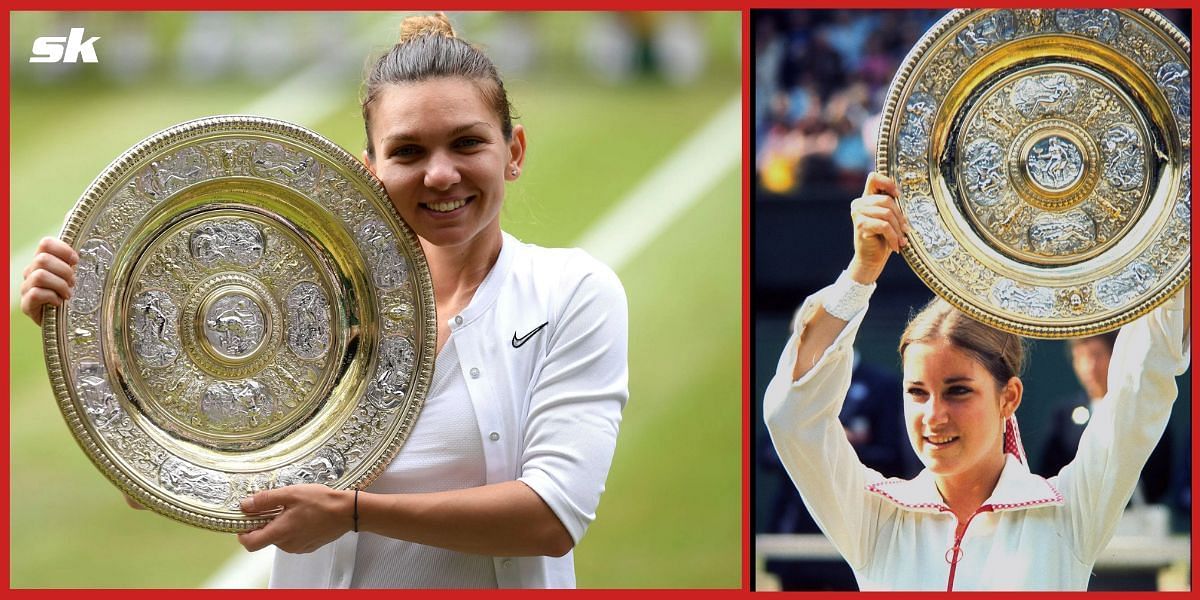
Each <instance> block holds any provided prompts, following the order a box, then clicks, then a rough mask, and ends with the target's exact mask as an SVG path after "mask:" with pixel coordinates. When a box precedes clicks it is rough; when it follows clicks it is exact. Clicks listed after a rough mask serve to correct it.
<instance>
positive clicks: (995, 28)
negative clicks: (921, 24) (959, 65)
mask: <svg viewBox="0 0 1200 600" xmlns="http://www.w3.org/2000/svg"><path fill="white" fill-rule="evenodd" d="M1015 32H1016V19H1015V17H1014V15H1013V13H1012V12H1011V11H1007V10H1004V11H1000V12H997V13H996V14H994V15H992V17H991V18H990V19H986V20H983V21H980V22H978V23H976V24H975V25H972V26H969V27H967V28H966V29H964V30H962V32H961V33H959V34H958V37H957V38H955V40H956V41H957V42H958V47H959V49H961V50H962V53H963V54H964V55H966V56H967V58H975V56H976V55H977V54H982V53H984V52H987V50H988V48H991V47H992V46H993V45H994V44H996V43H997V42H1001V41H1003V40H1010V39H1012V37H1013V35H1014V34H1015Z"/></svg>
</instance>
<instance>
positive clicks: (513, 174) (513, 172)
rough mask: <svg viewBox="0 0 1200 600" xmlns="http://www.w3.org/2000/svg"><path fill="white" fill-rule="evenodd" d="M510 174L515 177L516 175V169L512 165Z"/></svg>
mask: <svg viewBox="0 0 1200 600" xmlns="http://www.w3.org/2000/svg"><path fill="white" fill-rule="evenodd" d="M512 176H513V177H516V176H517V169H516V168H515V167H514V168H513V170H512Z"/></svg>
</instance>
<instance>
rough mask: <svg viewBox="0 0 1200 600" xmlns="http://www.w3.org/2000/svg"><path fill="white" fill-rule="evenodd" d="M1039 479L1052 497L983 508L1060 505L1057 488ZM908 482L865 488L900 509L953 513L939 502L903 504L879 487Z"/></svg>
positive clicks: (893, 480) (892, 480)
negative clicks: (1048, 489)
mask: <svg viewBox="0 0 1200 600" xmlns="http://www.w3.org/2000/svg"><path fill="white" fill-rule="evenodd" d="M1039 479H1041V480H1042V483H1045V484H1046V487H1047V488H1050V493H1051V494H1053V495H1052V496H1049V497H1044V498H1036V499H1033V500H1026V501H1024V502H1015V503H1003V502H1000V503H989V504H986V505H985V506H989V507H990V509H991V510H1016V509H1021V508H1030V507H1034V506H1040V505H1042V504H1054V503H1059V504H1061V503H1062V502H1063V496H1062V492H1060V491H1058V488H1056V487H1054V484H1052V483H1050V482H1049V481H1047V480H1046V479H1044V478H1041V477H1039ZM909 481H911V480H909V479H900V478H897V477H891V478H888V479H885V480H883V481H878V482H875V483H871V484H867V486H866V488H867V491H868V492H873V493H875V494H879V495H880V496H883V497H884V498H886V499H887V500H888V501H890V502H891V503H892V504H895V505H896V506H900V507H902V508H908V509H912V510H937V511H939V512H953V511H951V510H950V507H949V506H946V505H945V504H943V503H939V502H920V503H916V504H914V503H910V502H904V501H903V500H900V499H899V498H897V497H895V496H893V495H891V494H889V493H888V492H887V491H885V490H884V489H882V487H881V486H884V485H889V484H898V483H908V482H909Z"/></svg>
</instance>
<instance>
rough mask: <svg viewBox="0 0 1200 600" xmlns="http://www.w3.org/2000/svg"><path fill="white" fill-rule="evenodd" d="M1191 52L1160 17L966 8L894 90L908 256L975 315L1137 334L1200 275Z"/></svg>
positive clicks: (887, 162) (882, 164) (883, 152)
mask: <svg viewBox="0 0 1200 600" xmlns="http://www.w3.org/2000/svg"><path fill="white" fill-rule="evenodd" d="M1190 57H1191V43H1190V42H1189V40H1188V39H1187V38H1186V37H1185V36H1184V35H1183V34H1181V33H1180V32H1179V30H1178V29H1176V28H1175V27H1174V26H1173V25H1172V24H1171V23H1170V22H1169V21H1167V20H1166V19H1165V18H1164V17H1162V16H1161V15H1160V14H1158V13H1156V12H1154V11H1151V10H1075V9H1071V10H1041V9H1031V10H956V11H953V12H951V13H950V14H949V15H947V16H946V17H944V18H943V19H941V20H940V21H939V22H938V23H937V24H936V25H935V26H934V27H933V28H932V29H930V30H929V31H928V32H927V33H926V34H925V36H924V37H923V38H922V39H921V41H920V42H918V44H917V45H916V46H915V47H914V48H913V49H912V51H911V52H910V53H909V55H908V57H907V58H906V59H905V61H904V63H903V65H902V66H901V68H900V70H899V72H898V73H897V74H896V77H895V79H894V80H893V81H892V86H891V89H890V90H889V94H888V98H887V102H886V104H885V107H884V113H883V119H882V121H881V124H880V133H879V151H878V156H877V163H878V164H877V168H878V169H879V170H880V171H881V172H882V173H884V174H887V175H889V176H891V177H892V178H894V179H895V180H896V181H897V184H898V186H899V188H900V205H901V209H902V210H903V211H904V212H905V214H906V215H907V216H908V219H909V221H910V223H911V224H912V226H913V229H914V232H913V235H911V236H910V240H911V241H912V242H913V243H911V244H909V246H908V247H907V248H905V249H904V251H903V255H904V258H905V259H906V260H907V261H908V263H909V264H910V265H911V266H912V268H913V270H914V271H916V273H917V274H918V275H919V276H920V277H921V278H922V279H923V280H924V281H925V283H926V284H928V285H929V286H930V287H931V288H932V289H933V290H934V291H935V292H936V293H937V294H939V295H940V296H942V297H943V298H945V299H946V300H948V301H949V302H950V303H951V304H953V305H955V306H957V307H958V308H959V309H961V310H963V311H965V312H967V313H968V314H970V315H972V316H973V317H975V318H977V319H979V320H981V321H984V322H986V323H988V324H990V325H993V326H995V327H998V328H1001V329H1004V330H1007V331H1012V332H1014V333H1018V334H1022V335H1028V336H1032V337H1042V338H1060V337H1074V336H1081V335H1090V334H1093V333H1099V332H1102V331H1107V330H1111V329H1114V328H1116V327H1119V326H1121V325H1122V324H1124V323H1127V322H1129V321H1131V320H1133V319H1135V318H1137V317H1138V316H1140V315H1142V314H1145V313H1146V312H1148V311H1150V310H1151V309H1153V308H1154V307H1155V306H1157V305H1159V304H1160V303H1162V302H1163V301H1165V300H1166V299H1167V298H1168V297H1170V296H1171V295H1172V294H1174V293H1175V292H1176V291H1177V290H1179V289H1180V288H1181V287H1182V286H1183V285H1184V283H1186V281H1187V279H1188V277H1189V275H1190V272H1191V257H1190V240H1191V238H1190V231H1191V166H1190V165H1191V59H1190Z"/></svg>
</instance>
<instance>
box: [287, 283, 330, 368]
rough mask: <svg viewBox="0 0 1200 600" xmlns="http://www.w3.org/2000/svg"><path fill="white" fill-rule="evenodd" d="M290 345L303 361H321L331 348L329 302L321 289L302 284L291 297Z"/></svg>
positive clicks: (289, 300) (293, 291)
mask: <svg viewBox="0 0 1200 600" xmlns="http://www.w3.org/2000/svg"><path fill="white" fill-rule="evenodd" d="M287 304H288V316H289V319H288V321H289V323H288V345H289V346H290V347H291V349H292V351H293V352H295V353H296V356H299V357H300V358H307V359H313V358H319V357H320V356H322V355H324V354H325V351H326V350H327V349H328V347H329V303H328V301H327V300H326V299H325V296H324V295H323V294H322V293H321V291H320V289H319V288H318V287H317V286H316V285H314V284H312V283H309V282H302V283H300V284H299V285H297V286H296V287H295V289H293V290H292V292H291V293H290V294H288V299H287Z"/></svg>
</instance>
